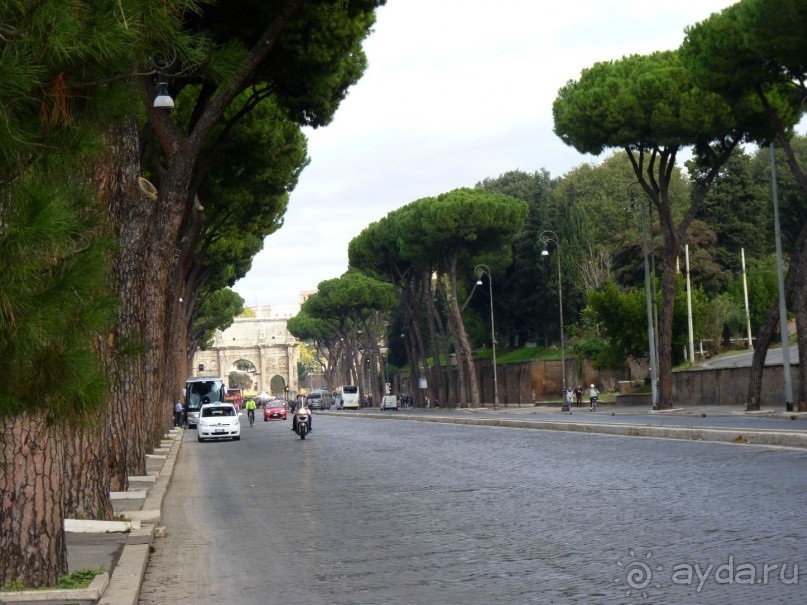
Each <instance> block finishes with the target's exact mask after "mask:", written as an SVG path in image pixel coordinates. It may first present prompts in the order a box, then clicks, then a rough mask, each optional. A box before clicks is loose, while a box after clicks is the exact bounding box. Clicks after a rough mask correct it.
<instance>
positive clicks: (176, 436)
mask: <svg viewBox="0 0 807 605" xmlns="http://www.w3.org/2000/svg"><path fill="white" fill-rule="evenodd" d="M183 436H184V431H183V430H182V429H172V430H171V431H170V432H169V434H168V435H167V436H166V438H167V439H168V438H170V439H171V442H172V443H171V447H170V448H169V450H168V453H167V454H166V455H164V456H159V457H152V460H153V459H154V458H163V459H164V462H163V465H162V468H161V469H160V471H159V473H158V474H157V475H156V476H154V484H153V486H151V487H149V488H148V495H147V496H146V498H145V502H144V504H143V509H142V510H139V511H131V512H129V513H127V515H131V518H132V519H135V520H137V521H140V522H141V523H143V527H142V529H141V530H140V531H139V532H132V533H131V534H130V536H129V540H127V543H126V544H125V545H124V547H123V553H122V554H121V557H120V559H119V561H118V564H117V565H116V566H115V569H114V570H113V571H112V577H111V578H110V580H109V585H108V587H107V589H106V591H104V593H103V596H102V597H101V600H100V601H97V604H98V605H137V602H138V600H139V598H140V586H141V584H142V582H143V576H144V575H145V573H146V567H147V566H148V560H149V552H150V548H151V543H152V541H153V539H154V534H155V533H156V532H155V528H156V526H157V525H158V524H159V522H160V511H161V509H162V503H163V498H164V497H165V493H166V491H167V490H168V484H169V482H170V481H171V473H172V472H173V470H174V463H175V462H176V459H177V456H178V455H179V448H180V446H181V445H182V439H183Z"/></svg>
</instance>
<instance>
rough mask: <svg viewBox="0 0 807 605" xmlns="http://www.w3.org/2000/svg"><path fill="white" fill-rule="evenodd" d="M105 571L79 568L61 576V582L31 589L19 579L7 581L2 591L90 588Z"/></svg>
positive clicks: (0, 588)
mask: <svg viewBox="0 0 807 605" xmlns="http://www.w3.org/2000/svg"><path fill="white" fill-rule="evenodd" d="M102 573H104V570H102V569H89V568H86V569H79V570H78V571H74V572H73V573H69V574H66V575H64V576H61V577H60V578H59V582H58V583H57V584H56V585H54V586H47V587H44V588H37V589H31V588H29V587H28V586H25V585H23V584H22V583H20V582H19V581H17V580H12V581H9V582H6V583H5V584H4V585H3V586H2V587H0V592H19V591H23V590H74V589H79V588H88V587H89V586H90V584H91V583H92V581H93V580H94V579H95V576H97V575H100V574H102Z"/></svg>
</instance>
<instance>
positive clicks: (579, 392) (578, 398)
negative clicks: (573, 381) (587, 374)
mask: <svg viewBox="0 0 807 605" xmlns="http://www.w3.org/2000/svg"><path fill="white" fill-rule="evenodd" d="M574 398H575V402H576V403H577V407H579V408H582V407H583V387H581V386H580V385H579V384H578V385H577V388H576V389H575V390H574Z"/></svg>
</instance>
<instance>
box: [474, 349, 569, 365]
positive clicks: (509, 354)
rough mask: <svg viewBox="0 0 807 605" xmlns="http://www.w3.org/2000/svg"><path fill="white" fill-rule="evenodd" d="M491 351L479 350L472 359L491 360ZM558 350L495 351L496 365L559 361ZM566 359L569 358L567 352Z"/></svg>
mask: <svg viewBox="0 0 807 605" xmlns="http://www.w3.org/2000/svg"><path fill="white" fill-rule="evenodd" d="M492 358H493V349H480V350H478V351H477V352H476V353H474V359H492ZM560 358H561V357H560V349H547V348H544V347H529V348H526V347H519V348H517V349H509V348H505V349H496V365H504V364H506V363H518V362H520V361H536V360H538V361H552V360H560ZM566 358H567V359H568V358H569V355H568V352H567V355H566Z"/></svg>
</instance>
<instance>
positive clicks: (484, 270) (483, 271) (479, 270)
mask: <svg viewBox="0 0 807 605" xmlns="http://www.w3.org/2000/svg"><path fill="white" fill-rule="evenodd" d="M474 270H475V271H476V276H477V278H478V279H477V280H476V285H477V286H481V285H482V275H487V276H488V295H489V297H490V340H491V344H492V345H493V409H494V410H495V409H496V407H497V406H498V405H499V382H498V379H497V377H496V329H495V328H494V326H493V278H492V277H491V276H490V267H488V266H487V265H477V266H476V267H475V269H474Z"/></svg>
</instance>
